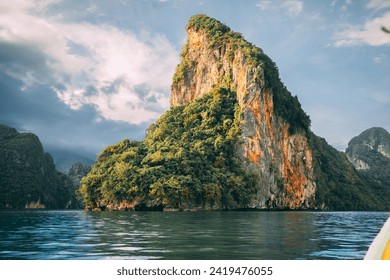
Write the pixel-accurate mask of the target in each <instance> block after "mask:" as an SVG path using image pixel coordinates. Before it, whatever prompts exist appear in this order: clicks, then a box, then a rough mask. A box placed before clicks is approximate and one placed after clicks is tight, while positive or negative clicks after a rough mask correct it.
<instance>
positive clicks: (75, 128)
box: [0, 73, 148, 159]
mask: <svg viewBox="0 0 390 280" xmlns="http://www.w3.org/2000/svg"><path fill="white" fill-rule="evenodd" d="M21 86H22V83H21V82H20V81H18V80H15V79H13V78H12V77H10V76H8V75H6V74H4V73H0V123H1V124H5V125H8V126H11V127H15V128H16V129H17V130H19V131H21V132H32V133H35V134H37V135H38V136H39V138H40V139H41V141H42V143H43V144H44V147H45V149H46V150H51V149H58V148H61V149H65V150H69V151H73V152H75V153H79V154H82V155H84V156H86V157H89V158H91V159H94V158H95V155H96V154H97V153H98V152H100V151H101V150H102V149H103V148H104V147H106V146H108V145H111V144H113V143H116V142H118V141H121V140H123V139H125V138H131V139H136V140H142V139H143V138H144V135H145V130H146V128H147V126H148V125H147V124H142V125H131V124H127V123H124V122H122V123H121V122H113V121H107V120H98V115H97V113H96V111H95V110H94V108H93V107H92V106H83V108H81V109H80V110H72V109H70V108H69V107H67V106H66V105H65V104H63V103H62V102H60V101H59V100H58V98H57V97H56V95H55V94H54V93H53V92H52V91H51V89H50V88H47V87H45V86H42V85H41V86H35V87H33V88H30V89H29V92H24V91H22V90H20V87H21Z"/></svg>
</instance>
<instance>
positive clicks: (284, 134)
mask: <svg viewBox="0 0 390 280" xmlns="http://www.w3.org/2000/svg"><path fill="white" fill-rule="evenodd" d="M187 32H188V39H187V43H186V45H185V47H184V50H183V53H182V62H181V64H180V65H179V66H178V67H177V72H176V74H175V77H176V78H175V77H174V80H173V84H172V95H171V106H172V107H174V106H178V105H185V104H188V103H190V102H192V101H193V100H194V99H196V98H199V97H201V96H203V95H205V94H207V93H208V92H210V90H211V89H212V88H214V87H216V86H225V87H229V88H230V89H231V90H233V91H235V92H236V94H237V100H238V103H239V106H240V112H241V139H242V141H241V143H240V144H239V145H238V146H237V147H236V154H237V157H239V158H241V159H242V162H243V165H244V166H245V167H246V168H248V169H249V170H251V171H255V172H256V173H258V175H259V182H258V192H257V195H256V197H255V198H254V199H253V201H252V205H251V206H252V207H257V208H270V207H271V208H291V209H304V208H313V207H314V203H315V191H316V184H315V182H314V174H313V173H314V171H313V160H312V151H311V149H310V147H309V144H308V139H307V137H306V134H305V133H304V132H303V131H296V132H294V133H291V132H290V130H289V127H290V124H289V123H287V122H286V121H285V120H283V119H282V118H281V117H279V116H277V115H276V114H275V112H274V102H273V92H272V89H271V88H270V87H268V86H267V81H265V77H264V76H265V75H264V71H266V69H264V68H263V67H262V65H261V63H260V62H259V63H255V64H254V63H253V61H249V60H248V58H247V57H246V55H245V51H244V50H243V46H241V45H240V46H237V45H234V43H231V42H226V43H222V44H213V42H212V38H210V36H209V35H208V34H207V32H205V31H204V30H202V29H200V30H197V31H196V30H195V29H193V28H187Z"/></svg>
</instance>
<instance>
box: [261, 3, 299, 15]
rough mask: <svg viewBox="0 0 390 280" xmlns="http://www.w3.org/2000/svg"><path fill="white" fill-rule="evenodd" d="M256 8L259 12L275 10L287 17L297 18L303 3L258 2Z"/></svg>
mask: <svg viewBox="0 0 390 280" xmlns="http://www.w3.org/2000/svg"><path fill="white" fill-rule="evenodd" d="M256 7H258V8H259V9H260V10H262V11H265V10H276V11H279V12H281V13H284V14H285V15H287V16H289V17H296V16H299V15H300V14H301V13H302V11H303V3H302V1H300V0H287V1H284V0H283V1H270V0H260V1H259V2H258V3H257V4H256Z"/></svg>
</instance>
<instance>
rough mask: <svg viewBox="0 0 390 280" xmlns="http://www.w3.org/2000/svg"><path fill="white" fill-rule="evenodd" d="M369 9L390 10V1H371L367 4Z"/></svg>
mask: <svg viewBox="0 0 390 280" xmlns="http://www.w3.org/2000/svg"><path fill="white" fill-rule="evenodd" d="M367 8H369V9H373V10H381V9H385V8H390V1H389V0H371V1H370V2H368V3H367Z"/></svg>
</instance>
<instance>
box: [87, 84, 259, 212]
mask: <svg viewBox="0 0 390 280" xmlns="http://www.w3.org/2000/svg"><path fill="white" fill-rule="evenodd" d="M236 103H237V101H236V94H235V93H234V92H231V91H230V90H227V89H224V88H218V89H215V90H213V91H212V92H211V93H209V94H207V95H205V96H204V97H202V98H199V99H197V100H195V101H194V102H192V103H191V104H189V105H188V106H177V107H175V108H172V109H171V110H169V111H167V112H166V113H165V114H164V115H163V116H162V117H161V118H160V119H159V120H158V121H157V122H156V123H155V124H152V125H151V126H150V127H149V130H148V133H147V136H146V139H145V141H143V142H135V141H129V140H124V141H122V142H120V143H118V144H116V145H113V146H109V147H107V148H106V149H105V150H104V151H103V152H102V153H101V154H100V156H99V157H98V160H97V163H96V164H95V165H94V167H93V168H92V171H91V172H90V173H89V174H88V176H86V177H85V178H84V179H83V184H82V187H81V189H80V194H81V195H82V196H83V197H84V203H85V204H86V206H87V207H88V208H96V207H105V206H107V207H108V208H112V209H117V208H118V207H119V205H120V203H121V202H128V204H129V205H134V204H135V205H138V206H144V207H173V208H195V207H201V208H205V209H214V208H215V209H221V208H242V207H246V206H247V205H248V203H249V201H250V198H251V196H252V195H253V194H254V193H255V191H256V190H255V180H256V177H255V175H253V174H250V173H248V172H246V171H244V170H243V168H242V167H241V164H240V162H239V161H238V160H237V157H236V156H235V155H234V151H235V150H236V149H235V145H236V144H237V143H238V142H239V132H240V130H239V114H240V112H239V111H238V110H239V109H238V106H237V104H236Z"/></svg>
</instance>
